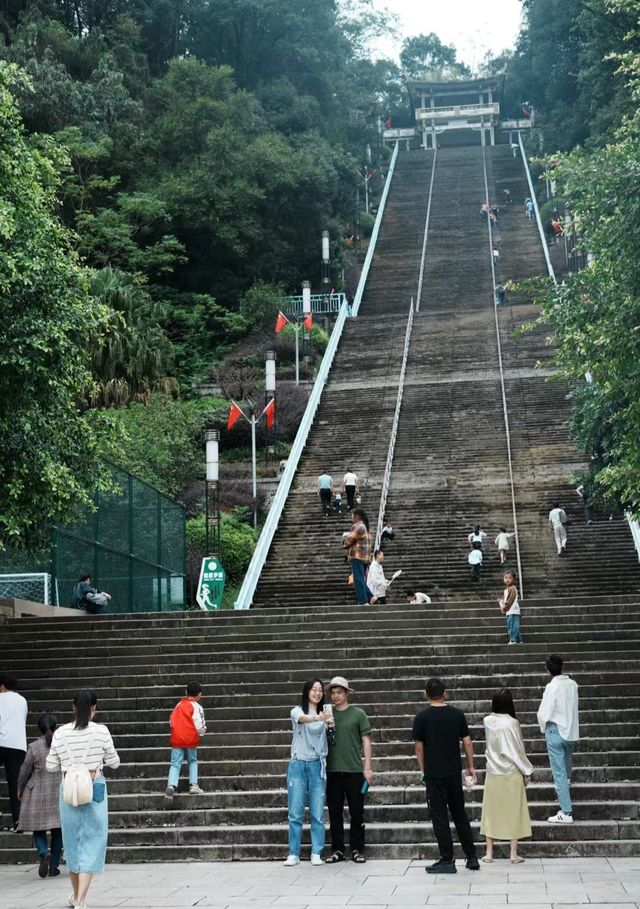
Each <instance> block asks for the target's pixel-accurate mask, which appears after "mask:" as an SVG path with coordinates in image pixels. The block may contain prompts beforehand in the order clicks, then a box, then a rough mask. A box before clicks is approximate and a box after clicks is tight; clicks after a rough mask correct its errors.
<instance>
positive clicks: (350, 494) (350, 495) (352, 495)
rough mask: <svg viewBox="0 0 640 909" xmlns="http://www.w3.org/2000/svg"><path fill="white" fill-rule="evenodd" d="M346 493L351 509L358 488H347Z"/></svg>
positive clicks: (345, 488)
mask: <svg viewBox="0 0 640 909" xmlns="http://www.w3.org/2000/svg"><path fill="white" fill-rule="evenodd" d="M344 491H345V492H346V494H347V505H348V507H349V509H352V508H353V503H354V500H355V497H356V487H355V486H345V487H344Z"/></svg>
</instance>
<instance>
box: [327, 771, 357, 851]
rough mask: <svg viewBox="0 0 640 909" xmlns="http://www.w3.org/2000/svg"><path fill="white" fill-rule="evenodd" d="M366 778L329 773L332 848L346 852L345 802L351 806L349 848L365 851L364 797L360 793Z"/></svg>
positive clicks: (328, 797)
mask: <svg viewBox="0 0 640 909" xmlns="http://www.w3.org/2000/svg"><path fill="white" fill-rule="evenodd" d="M363 780H364V777H363V775H362V774H361V773H327V808H328V809H329V826H330V828H331V848H332V849H333V851H334V852H336V851H339V852H344V851H345V849H344V820H343V817H342V812H343V809H344V800H345V797H346V799H347V805H348V806H349V818H350V819H351V828H350V830H349V847H350V849H352V850H353V849H357V850H358V852H362V851H363V850H364V796H363V795H362V793H361V792H360V790H361V789H362V782H363Z"/></svg>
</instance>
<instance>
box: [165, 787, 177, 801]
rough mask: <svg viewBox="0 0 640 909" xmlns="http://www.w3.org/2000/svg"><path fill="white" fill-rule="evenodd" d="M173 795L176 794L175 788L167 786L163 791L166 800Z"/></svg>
mask: <svg viewBox="0 0 640 909" xmlns="http://www.w3.org/2000/svg"><path fill="white" fill-rule="evenodd" d="M175 794H176V789H175V786H167V788H166V789H165V791H164V797H165V798H166V799H172V798H173V797H174V795H175Z"/></svg>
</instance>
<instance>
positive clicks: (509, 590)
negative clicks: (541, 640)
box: [498, 571, 522, 644]
mask: <svg viewBox="0 0 640 909" xmlns="http://www.w3.org/2000/svg"><path fill="white" fill-rule="evenodd" d="M502 580H503V581H504V593H503V594H502V596H501V597H500V599H499V600H498V606H499V607H500V612H501V613H502V615H506V617H507V631H508V633H509V643H510V644H522V635H521V634H520V603H519V602H518V588H517V587H516V575H515V572H514V571H505V573H504V575H503V578H502Z"/></svg>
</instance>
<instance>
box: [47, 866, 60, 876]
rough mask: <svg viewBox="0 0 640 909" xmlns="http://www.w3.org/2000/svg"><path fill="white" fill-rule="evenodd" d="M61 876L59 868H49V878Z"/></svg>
mask: <svg viewBox="0 0 640 909" xmlns="http://www.w3.org/2000/svg"><path fill="white" fill-rule="evenodd" d="M59 874H60V869H59V868H49V877H57V876H58V875H59Z"/></svg>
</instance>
